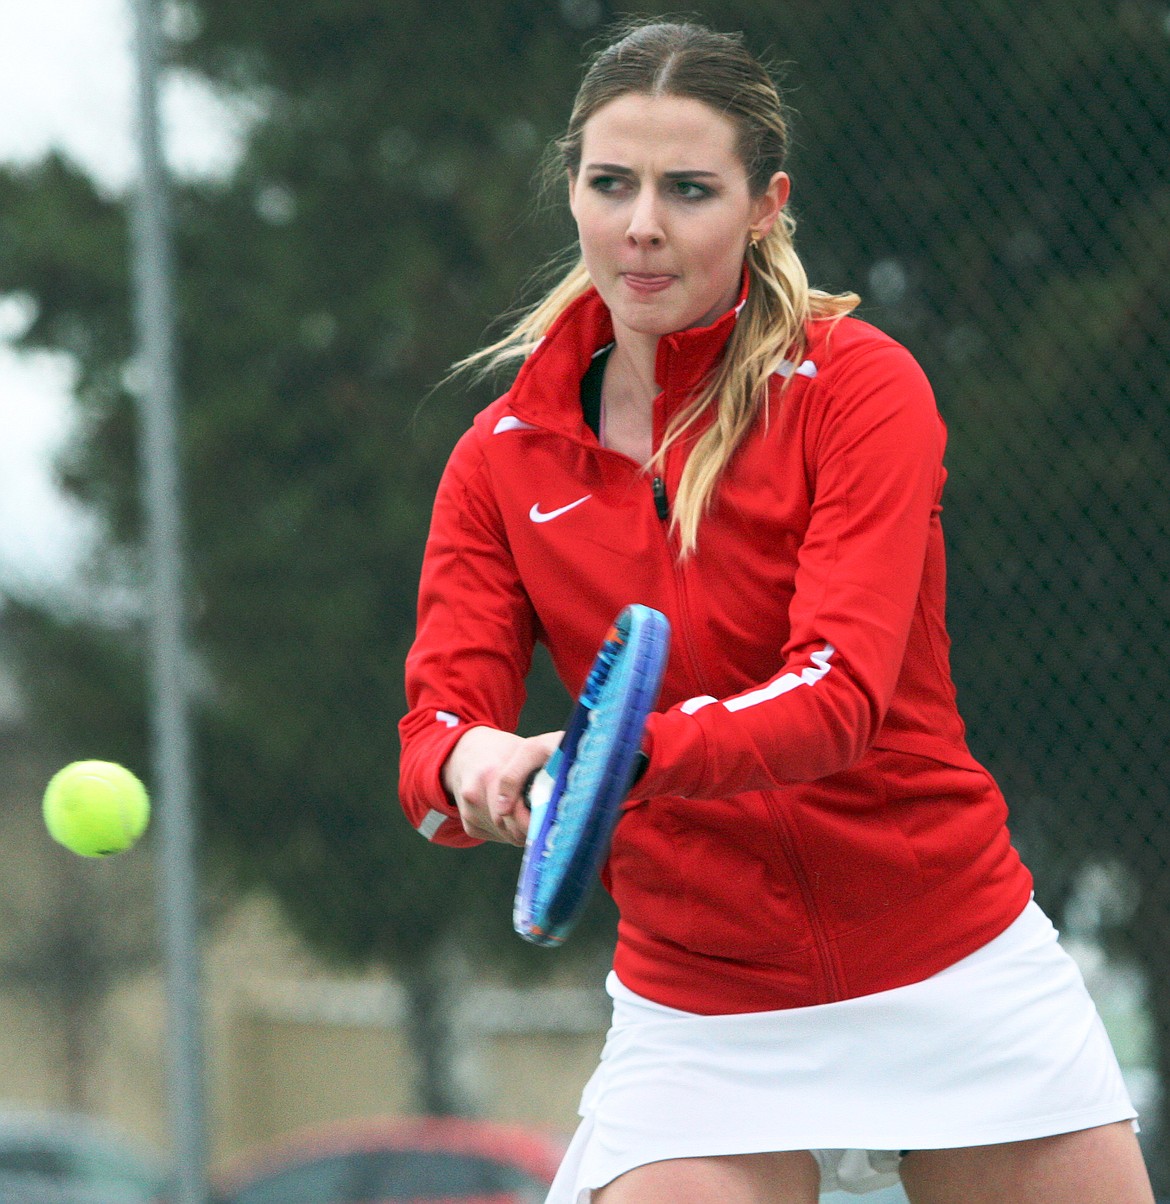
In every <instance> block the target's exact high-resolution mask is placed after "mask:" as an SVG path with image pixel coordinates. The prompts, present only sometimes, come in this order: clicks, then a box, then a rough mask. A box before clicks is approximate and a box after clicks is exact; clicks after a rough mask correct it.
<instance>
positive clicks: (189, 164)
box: [0, 0, 238, 586]
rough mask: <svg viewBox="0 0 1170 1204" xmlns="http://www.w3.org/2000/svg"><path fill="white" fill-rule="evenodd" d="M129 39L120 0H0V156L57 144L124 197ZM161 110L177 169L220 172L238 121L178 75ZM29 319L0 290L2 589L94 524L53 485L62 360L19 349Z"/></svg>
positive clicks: (77, 549)
mask: <svg viewBox="0 0 1170 1204" xmlns="http://www.w3.org/2000/svg"><path fill="white" fill-rule="evenodd" d="M132 32H133V30H132V24H131V14H130V8H129V0H52V2H51V3H49V4H19V3H17V2H16V0H0V160H2V161H5V162H9V163H13V162H15V163H28V162H33V161H35V160H36V159H38V158H40V157H41V156H42V155H43V154H44V153H45V152H46V150H48V149H49V148H51V147H52V148H56V149H59V150H61V151H63V152H65V153H66V154H68V155H69V156H70V157H71V158H72V159H73V160H74V161H76V162H78V163H79V164H81V165H82V166H83V167H84V168H85V169H86V170H87V171H88V172H89V173H90V174H91V175H92V176H93V177H94V178H95V179H96V180H97V181H98V183H99V185H100V186H101V187H102V188H103V189H104V190H106V191H109V192H111V193H120V192H124V191H125V190H126V189H127V188H128V187H129V186H130V185H131V184H132V182H133V180H134V178H135V174H136V171H137V157H136V152H135V143H134V65H133V58H132V40H131V39H132ZM162 107H163V123H164V134H163V136H164V140H165V145H166V149H167V156H168V159H169V161H170V164H171V166H172V168H173V169H174V170H175V172H176V173H177V174H180V175H204V174H216V173H218V172H221V171H223V170H225V169H226V168H227V167H228V166H230V163H231V161H232V156H233V153H234V150H235V147H236V145H237V137H236V135H237V131H238V124H237V122H236V120H235V119H234V117H233V114H232V111H231V110H230V109H229V108H228V106H226V105H224V104H221V103H220V102H219V101H217V99H216V98H215V96H213V95H212V94H211V93H210V92H209V91H208V90H207V89H206V88H205V87H203V86H201V85H200V84H199V83H198V82H197V81H195V80H193V79H190V78H183V77H179V78H176V79H172V80H170V81H168V83H167V86H166V88H165V89H164V93H163V106H162ZM27 320H28V308H27V304H25V303H23V302H22V300H21V299H20V298H14V297H11V296H8V297H5V296H2V295H0V585H3V584H12V583H18V584H22V585H23V584H30V585H33V586H41V585H47V586H53V585H55V584H57V583H60V582H62V581H64V580H66V579H67V578H68V576H69V573H70V572H71V570H72V569H73V567H74V566H75V565H76V563H77V561H78V558H79V557H80V556H81V555H83V554H84V550H85V547H86V543H87V539H88V538H89V537H90V532H91V531H92V527H91V526H90V524H88V523H87V520H86V516H85V515H83V514H81V513H80V512H78V511H77V510H76V509H75V508H72V507H71V506H70V505H68V503H67V502H66V500H65V499H64V498H63V497H62V496H61V495H60V494H59V492H58V491H57V490H56V488H55V487H54V484H53V473H52V461H53V457H54V456H55V454H56V453H57V451H58V449H59V448H60V447H61V446H62V445H63V444H64V443H65V442H66V441H67V440H68V438H69V433H70V430H71V429H72V408H71V403H70V387H71V381H72V377H73V370H72V365H71V363H70V361H69V360H68V358H66V357H64V356H56V355H48V354H27V353H22V354H17V353H16V352H15V351H14V350H13V349H12V346H11V342H10V340H11V339H12V338H13V337H14V336H16V335H19V333H20V331H21V329H22V328H23V326H24V324H25V323H26V322H27Z"/></svg>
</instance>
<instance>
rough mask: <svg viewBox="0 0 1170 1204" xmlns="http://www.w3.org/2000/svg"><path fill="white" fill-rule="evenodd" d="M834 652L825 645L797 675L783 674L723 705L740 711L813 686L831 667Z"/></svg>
mask: <svg viewBox="0 0 1170 1204" xmlns="http://www.w3.org/2000/svg"><path fill="white" fill-rule="evenodd" d="M836 651H837V649H836V648H834V647H833V645H832V644H826V645H825V646H824V647H823V648H822V649H821V650H820V651H819V652H814V653H813V654H812V662H813V663H812V664H811V665H807V666H806V667H805V668H803V669H802V670H801V671H800V672H799V673H785V674H784V675H783V676H781V677H777V678H776V679H775V680H774V681H770V682H769V683H768V684H767V685H766V686H761V687H760V688H759V689H758V690H752V692H751V693H750V694H741V695H740V696H739V697H738V698H729V699H728V700H727V701H726V702H725V703H724V704H723V705H724V706H725V707H726V708H727V709H728V710H729V711H742V710H744V709H745V708H746V707H754V706H759V705H760V703H761V702H770V701H771V700H772V699H773V698H779V697H780V695H781V694H787V693H788V691H789V690H795V689H796V687H797V686H815V685H816V684H817V682H818V681H820V680H821V678H822V677H824V676H825V675H826V674H827V673H828V672H829V669H830V668H831V667H832V666H831V665H830V664H829V661H830V660H832V658H833V653H835V652H836Z"/></svg>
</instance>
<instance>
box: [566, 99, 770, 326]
mask: <svg viewBox="0 0 1170 1204" xmlns="http://www.w3.org/2000/svg"><path fill="white" fill-rule="evenodd" d="M582 135H583V137H582V146H581V166H580V169H579V170H578V172H577V174H576V176H572V177H570V179H569V208H570V209H571V210H572V213H573V217H574V219H575V220H576V222H577V231H578V236H579V238H580V241H581V252H582V255H583V256H584V260H585V266H586V268H587V269H588V271H589V275H590V277H591V279H592V280H593V284H594V285H595V287H596V288H597V291H598V292H599V293H600V294H601V298H602V300H603V301H605V303H606V304H607V305H608V306H609V308H610V311H611V313H612V314H613V320H614V326H615V330H616V331H617V332H618V337H619V338H620V337H621V332H622V330H623V328H624V329H626V330H628V331H631V332H634V333H638V334H644V335H654V336H660V335H664V334H669V333H671V332H672V331H675V330H684V329H686V328H687V327H689V326H704V325H707V324H708V323H710V322H712V321H714V319H715V318H717V317H718V316H719V315H720V314H722V313H723V312H724V311H726V310H727V309H729V308H730V307H731V306H732V305H733V304H734V303H735V301H736V299H737V298H738V296H739V287H740V279H741V272H742V268H743V258H744V251H745V249H746V247H747V244H748V241H749V239H750V238H751V236H752V235H753V234H755V235H757V236H759V237H762V236H763V235H764V234H766V233H767V231H768V230H769V229H770V228H771V226H772V223H773V222H774V221H775V220H776V217H777V215H778V214H779V212H780V210H781V209H782V208H783V206H784V202H785V201H786V200H787V198H788V177H787V176H786V175H785V174H784V173H783V172H777V173H776V174H775V175H774V176H773V177H772V180H771V183H770V184H769V185H768V188H767V190H766V191H765V193H764V194H763V196H760V197H753V196H752V195H751V193H750V192H749V190H748V179H747V172H746V170H745V168H744V165H743V163H742V162H741V161H740V159H739V156H738V154H737V153H736V147H735V142H736V132H735V126H734V125H733V124H732V122H731V121H730V120H729V119H728V118H726V117H724V116H723V115H722V114H720V113H717V112H716V111H715V110H714V109H712V108H710V107H709V106H708V105H706V104H704V103H703V102H702V101H698V100H691V99H684V98H682V97H677V96H642V95H637V94H633V93H631V94H627V95H625V96H620V97H618V98H617V99H616V100H612V101H610V102H609V103H608V104H606V105H604V106H602V108H600V109H598V110H597V112H596V113H594V114H593V116H592V117H590V118H589V120H588V121H586V123H585V126H584V129H583V131H582Z"/></svg>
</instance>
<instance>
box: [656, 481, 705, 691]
mask: <svg viewBox="0 0 1170 1204" xmlns="http://www.w3.org/2000/svg"><path fill="white" fill-rule="evenodd" d="M650 491H651V493H652V494H653V495H654V510H655V512H656V513H657V515H658V518H659V521H660V522H661V523H662V524H663V536H664V538H665V541H666V554H667V556H668V557H669V558H670V567H671V571H672V573H673V574H674V592H675V597H676V598H677V599H678V615H679V623H678V624H677V625H676V626H677V630H676V632H675V635H676V636H677V637H678V639H679V641H680V643H681V644H682V646H683V648H685V649H686V654H687V663H688V665H689V666H690V670H691V679H692V681H694V683H695V687H696V692H697V693H699V694H709V693H710V692H711V691H710V689H709V688H708V686H707V684H706V682H705V681H704V674H703V671H702V668H701V662H700V660H699V656H698V653H697V652H696V650H695V644H694V640H693V638H692V635H691V628H692V626H693V624H692V621H691V608H690V603H689V602H688V599H687V583H686V579H685V576H684V574H683V568H682V565H681V564H680V563H679V559H678V556H677V554H676V549H675V547H674V541H673V540H672V539H671V538H670V533H669V531H668V530H666V523H667V521H668V520H669V519H670V501H669V499H668V498H667V496H666V482H665V481H664V480H663V479H662V478H661V477H655V478H654V479H653V480H652V481H651V482H650Z"/></svg>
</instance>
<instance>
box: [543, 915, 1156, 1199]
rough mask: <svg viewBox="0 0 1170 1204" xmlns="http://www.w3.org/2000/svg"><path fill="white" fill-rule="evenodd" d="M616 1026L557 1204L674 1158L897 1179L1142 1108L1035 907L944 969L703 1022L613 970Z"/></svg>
mask: <svg viewBox="0 0 1170 1204" xmlns="http://www.w3.org/2000/svg"><path fill="white" fill-rule="evenodd" d="M607 989H608V990H609V993H610V995H611V996H612V997H613V1000H614V1010H613V1024H612V1026H611V1028H610V1031H609V1034H608V1036H607V1038H606V1042H605V1048H604V1050H603V1051H602V1055H601V1063H600V1065H599V1066H598V1068H597V1070H596V1072H595V1073H594V1075H593V1077H592V1078H591V1079H590V1081H589V1083H588V1085H587V1086H586V1088H585V1091H584V1094H583V1096H582V1100H581V1109H580V1111H581V1117H582V1120H581V1124H580V1126H579V1128H578V1130H577V1133H576V1135H575V1137H574V1138H573V1141H572V1143H571V1145H570V1146H569V1149H568V1152H567V1153H566V1155H565V1159H564V1162H563V1164H562V1166H561V1169H560V1172H559V1173H558V1175H557V1177H556V1180H555V1182H554V1183H553V1186H552V1188H551V1190H550V1192H549V1195H548V1197H547V1202H546V1204H585V1202H587V1201H588V1200H589V1199H590V1193H591V1190H592V1189H595V1188H598V1187H601V1186H603V1185H604V1184H606V1183H608V1182H610V1180H612V1179H614V1178H616V1177H617V1176H618V1175H620V1174H623V1173H624V1172H625V1171H628V1170H632V1169H633V1168H634V1167H636V1166H642V1165H644V1164H646V1163H649V1162H658V1161H661V1160H663V1159H667V1158H686V1157H695V1156H700V1155H716V1154H746V1153H754V1152H761V1151H768V1150H811V1151H813V1153H814V1154H815V1156H816V1157H817V1160H818V1162H819V1163H820V1165H821V1172H822V1180H821V1190H822V1191H823V1192H827V1191H840V1190H844V1191H852V1192H856V1193H858V1194H860V1193H864V1192H867V1191H874V1190H877V1189H878V1188H881V1187H886V1186H889V1185H891V1184H892V1183H895V1182H897V1180H898V1163H899V1161H900V1151H904V1150H912V1149H953V1148H957V1147H962V1146H974V1145H993V1144H997V1143H999V1142H1005V1141H1022V1140H1025V1139H1027V1138H1032V1137H1047V1136H1050V1135H1052V1134H1054V1133H1069V1132H1074V1131H1076V1130H1079V1129H1088V1128H1092V1127H1094V1126H1096V1125H1102V1124H1109V1123H1111V1122H1113V1121H1119V1120H1125V1119H1132V1118H1134V1117H1135V1116H1136V1112H1135V1111H1134V1108H1133V1105H1132V1103H1131V1102H1130V1099H1129V1094H1128V1092H1127V1091H1126V1088H1125V1084H1124V1083H1123V1081H1122V1078H1121V1071H1120V1069H1119V1067H1118V1065H1117V1059H1116V1057H1115V1056H1114V1053H1113V1049H1112V1047H1111V1045H1110V1043H1109V1038H1108V1036H1107V1035H1106V1033H1105V1029H1104V1027H1103V1025H1102V1024H1101V1021H1100V1018H1099V1017H1098V1015H1097V1011H1096V1008H1095V1007H1094V1005H1093V1001H1092V1000H1091V999H1090V997H1089V994H1088V992H1087V991H1086V989H1085V985H1084V981H1083V980H1082V978H1081V975H1080V971H1079V970H1078V968H1077V966H1076V963H1075V962H1074V961H1073V960H1072V958H1071V957H1069V955H1068V954H1067V953H1066V952H1065V951H1064V949H1062V948H1061V946H1060V945H1059V944H1058V943H1057V934H1056V930H1055V929H1054V928H1053V926H1052V924H1051V922H1050V921H1049V920H1048V918H1047V916H1045V914H1044V913H1043V912H1042V911H1041V910H1040V908H1039V907H1038V906H1037V905H1036V904H1035V903H1031V904H1029V905H1028V907H1027V908H1026V909H1025V910H1024V912H1023V913H1022V914H1021V915H1020V917H1019V918H1018V919H1017V920H1016V921H1015V922H1014V923H1013V924H1012V925H1011V926H1010V927H1009V928H1008V929H1007V931H1005V932H1004V933H1002V934H1001V935H1000V936H998V937H996V938H995V939H994V940H992V941H990V942H989V943H988V944H987V945H985V946H984V947H983V948H982V949H980V950H978V951H977V952H975V953H973V954H971V956H969V957H966V958H964V959H963V960H962V961H960V962H957V963H956V964H955V965H953V966H950V967H948V968H947V969H946V970H944V971H942V973H940V974H936V975H935V976H934V977H933V978H928V979H926V980H925V981H924V982H919V983H914V984H912V985H911V986H907V987H898V988H897V989H895V990H892V991H883V992H880V993H878V994H876V995H866V996H863V997H861V998H859V999H847V1000H843V1001H842V1002H840V1003H830V1004H824V1005H818V1006H815V1007H804V1008H786V1009H781V1010H779V1011H773V1012H749V1013H746V1014H739V1015H730V1016H703V1015H696V1014H694V1013H691V1012H684V1011H679V1010H678V1009H675V1008H669V1007H663V1006H662V1005H661V1004H657V1003H652V1002H651V1001H650V1000H648V999H643V998H642V997H641V996H639V995H636V994H634V992H633V991H630V990H629V989H628V988H627V987H625V986H623V985H622V983H621V982H620V981H618V979H617V977H616V975H614V974H612V973H611V974H610V975H609V978H608V980H607Z"/></svg>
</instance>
